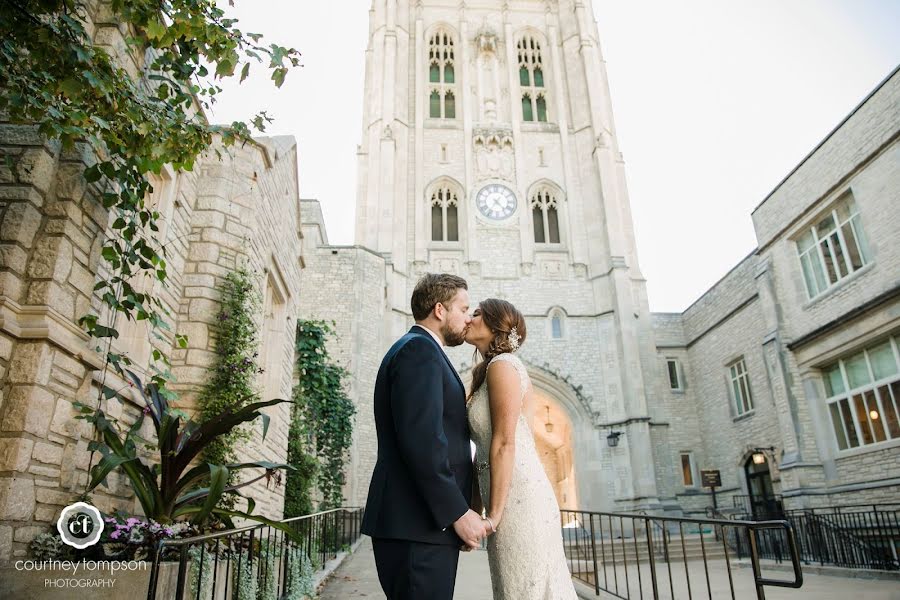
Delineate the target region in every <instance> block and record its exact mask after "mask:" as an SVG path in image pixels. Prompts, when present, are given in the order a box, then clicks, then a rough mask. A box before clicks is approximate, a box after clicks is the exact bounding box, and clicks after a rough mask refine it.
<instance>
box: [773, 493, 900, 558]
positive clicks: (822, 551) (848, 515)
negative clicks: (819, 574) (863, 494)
mask: <svg viewBox="0 0 900 600" xmlns="http://www.w3.org/2000/svg"><path fill="white" fill-rule="evenodd" d="M783 518H784V519H785V520H786V521H787V522H788V523H790V524H791V527H792V528H793V529H794V531H795V532H796V537H797V545H798V547H799V551H800V560H801V561H803V562H804V563H805V564H812V563H819V564H821V565H833V566H838V567H846V568H851V569H884V570H900V504H857V505H849V506H828V507H822V508H806V509H796V510H786V511H784V517H783ZM761 542H762V543H761V556H763V557H764V558H773V559H775V560H780V559H781V558H783V556H784V548H782V547H781V546H780V545H779V544H778V543H777V540H772V539H768V536H767V535H764V536H763V539H762V540H761Z"/></svg>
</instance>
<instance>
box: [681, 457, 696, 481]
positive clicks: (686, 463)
mask: <svg viewBox="0 0 900 600" xmlns="http://www.w3.org/2000/svg"><path fill="white" fill-rule="evenodd" d="M694 479H695V478H694V455H693V453H691V452H682V453H681V482H682V483H683V484H684V487H696V485H695V484H694Z"/></svg>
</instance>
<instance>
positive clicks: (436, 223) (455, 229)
mask: <svg viewBox="0 0 900 600" xmlns="http://www.w3.org/2000/svg"><path fill="white" fill-rule="evenodd" d="M431 240H432V241H434V242H458V241H459V197H458V195H457V193H456V191H455V190H454V189H453V188H451V187H450V186H449V185H441V186H439V187H437V188H435V190H434V191H433V192H432V194H431Z"/></svg>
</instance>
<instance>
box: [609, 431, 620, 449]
mask: <svg viewBox="0 0 900 600" xmlns="http://www.w3.org/2000/svg"><path fill="white" fill-rule="evenodd" d="M620 435H622V432H621V431H610V432H609V435H608V436H606V443H607V444H608V445H609V447H610V448H615V447H616V446H618V445H619V436H620Z"/></svg>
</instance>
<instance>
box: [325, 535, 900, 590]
mask: <svg viewBox="0 0 900 600" xmlns="http://www.w3.org/2000/svg"><path fill="white" fill-rule="evenodd" d="M688 564H689V573H690V577H691V596H692V597H693V598H702V599H707V598H712V599H713V600H719V599H724V598H730V597H731V593H730V586H729V582H728V572H727V569H726V568H725V563H724V561H710V563H709V577H710V579H709V582H710V583H709V588H707V585H706V577H705V573H704V571H703V563H702V562H698V563H688ZM671 568H672V582H673V584H672V586H671V588H670V586H669V579H668V568H667V567H665V566H663V567H662V568H660V569H659V571H658V575H657V580H658V588H659V594H660V595H659V597H660V599H661V600H662V599H665V600H674V599H679V600H680V599H681V598H688V592H687V586H686V584H685V581H686V578H685V576H684V565H683V564H681V565H679V563H674V562H673V563H672V565H671ZM731 572H732V581H733V585H734V590H735V598H737V599H738V600H750V599H755V598H756V592H755V591H754V587H753V578H752V577H753V575H752V571H751V570H750V569H749V568H742V567H739V566H733V567H732V571H731ZM763 574H764V575H765V576H767V577H772V578H781V579H788V578H789V577H790V575H789V574H788V573H783V572H775V571H771V572H764V573H763ZM625 575H626V573H625V571H624V569H623V568H622V567H621V566H619V568H618V570H617V571H616V572H614V571H613V570H612V568H608V569H607V572H606V574H605V576H604V574H603V572H602V570H601V581H604V579H605V580H606V581H608V582H609V583H608V584H607V585H609V586H610V588H612V587H613V582H614V580H615V578H616V577H618V581H619V593H620V595H622V596H626V597H627V593H626V590H630V592H631V597H632V598H635V599H637V598H640V597H641V596H640V594H639V589H642V590H643V593H644V598H652V597H653V596H652V594H650V592H649V588H648V585H649V575H648V572H647V571H646V569H642V578H641V580H640V586H642V587H641V588H639V582H638V578H637V573H636V571H635V570H634V569H633V567H632V568H630V569H629V572H628V578H627V586H626V577H625ZM490 581H491V579H490V572H489V571H488V564H487V553H486V552H485V551H482V550H479V551H475V552H463V553H462V554H460V558H459V571H458V574H457V577H456V593H455V595H454V598H455V599H456V600H492V598H491V583H490ZM577 589H578V591H579V595H581V596H582V597H583V598H613V597H614V596H611V595H608V594H605V593H603V592H601V593H600V596H595V595H594V593H593V589H592V588H588V587H587V586H583V585H578V586H577ZM672 591H674V597H673V594H672ZM710 591H711V593H710ZM353 598H372V599H379V600H380V599H382V598H384V594H383V593H382V591H381V586H380V585H379V584H378V574H377V572H376V571H375V560H374V557H373V555H372V542H371V540H370V539H369V538H368V537H366V538H365V539H364V540H363V542H362V543H361V544H360V546H359V548H358V549H357V550H356V552H354V553H353V554H351V555H350V556H348V557H347V558H346V559H345V560H344V562H343V563H342V564H341V565H340V566H339V567H338V568H337V570H336V571H335V572H334V574H333V575H332V576H331V577H330V578H329V579H328V580H327V581H326V582H325V585H324V586H323V588H322V589H320V591H319V599H320V600H350V599H353ZM854 599H858V600H862V599H865V600H900V581H897V580H894V581H883V580H871V579H853V578H848V577H833V576H828V575H819V574H814V573H804V582H803V587H802V588H800V589H788V588H777V587H766V600H854Z"/></svg>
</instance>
